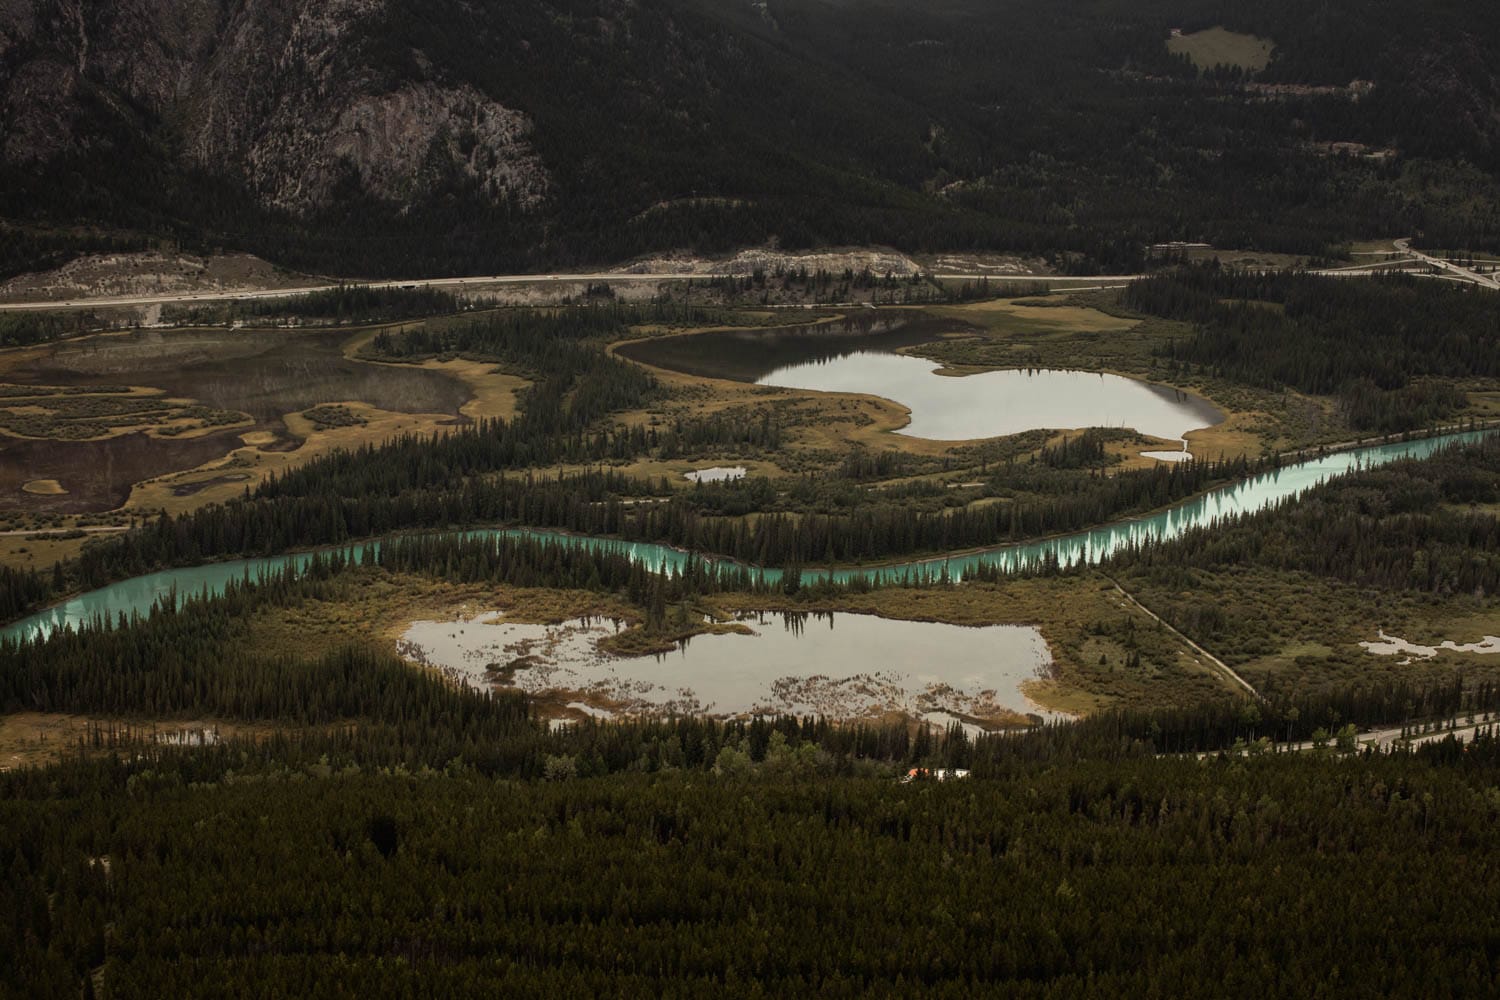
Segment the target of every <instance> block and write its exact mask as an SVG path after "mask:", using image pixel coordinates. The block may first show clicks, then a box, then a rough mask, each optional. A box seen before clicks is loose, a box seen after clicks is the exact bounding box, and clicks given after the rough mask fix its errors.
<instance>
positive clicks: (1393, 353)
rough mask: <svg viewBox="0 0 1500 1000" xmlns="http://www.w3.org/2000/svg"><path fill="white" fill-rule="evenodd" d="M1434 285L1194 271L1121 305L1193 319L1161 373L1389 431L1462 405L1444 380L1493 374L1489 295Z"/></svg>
mask: <svg viewBox="0 0 1500 1000" xmlns="http://www.w3.org/2000/svg"><path fill="white" fill-rule="evenodd" d="M1435 284H1437V283H1435V282H1430V281H1426V282H1424V281H1423V280H1422V279H1419V278H1414V277H1408V276H1388V277H1382V278H1378V279H1374V280H1370V281H1347V280H1338V279H1333V278H1326V277H1317V276H1313V275H1306V274H1296V273H1292V272H1279V273H1269V274H1254V273H1249V272H1245V271H1236V270H1231V269H1227V268H1219V267H1212V266H1203V267H1197V268H1185V269H1181V270H1177V271H1173V272H1171V273H1168V274H1162V275H1158V276H1155V277H1151V278H1146V279H1143V280H1140V281H1137V282H1134V283H1132V284H1131V285H1130V286H1129V288H1128V289H1127V290H1126V293H1125V299H1124V301H1125V303H1126V304H1127V305H1129V306H1130V307H1132V308H1135V309H1139V310H1141V311H1142V312H1145V313H1150V314H1152V315H1156V316H1164V317H1167V318H1169V319H1176V320H1183V321H1186V322H1189V323H1192V324H1193V335H1192V336H1191V337H1190V338H1189V339H1188V340H1187V341H1186V342H1185V343H1177V342H1173V343H1172V344H1171V345H1170V346H1169V347H1168V348H1167V350H1166V351H1165V359H1166V361H1167V362H1168V367H1169V370H1176V369H1177V368H1178V367H1179V366H1183V365H1185V366H1189V367H1192V368H1199V369H1203V370H1206V371H1208V372H1211V373H1213V374H1215V375H1218V376H1221V377H1224V378H1229V379H1232V380H1234V381H1237V382H1243V383H1246V384H1250V385H1258V386H1262V387H1265V388H1269V389H1280V388H1283V387H1288V388H1293V389H1298V390H1301V391H1302V392H1307V393H1313V394H1315V395H1321V396H1330V395H1336V396H1337V397H1338V398H1339V401H1340V404H1341V406H1342V407H1343V409H1344V412H1345V416H1346V419H1347V420H1348V421H1349V424H1350V426H1351V427H1353V428H1355V429H1356V430H1362V431H1373V432H1377V433H1389V432H1392V431H1404V430H1410V429H1412V428H1414V427H1421V426H1425V425H1426V424H1429V423H1431V422H1433V421H1436V420H1442V419H1444V418H1446V417H1449V416H1451V415H1452V414H1454V413H1455V412H1457V411H1458V410H1460V409H1462V408H1463V406H1464V396H1463V393H1462V392H1461V391H1460V390H1459V389H1458V388H1457V387H1456V386H1455V385H1454V384H1453V382H1452V380H1454V379H1460V380H1462V379H1468V378H1489V379H1493V378H1495V377H1497V376H1500V324H1497V323H1496V321H1495V312H1494V303H1493V302H1491V301H1490V300H1489V299H1490V297H1489V296H1488V295H1487V294H1485V290H1483V289H1473V290H1470V289H1467V288H1460V287H1451V286H1440V287H1432V286H1433V285H1435Z"/></svg>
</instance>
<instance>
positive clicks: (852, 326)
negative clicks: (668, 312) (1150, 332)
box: [617, 314, 1224, 441]
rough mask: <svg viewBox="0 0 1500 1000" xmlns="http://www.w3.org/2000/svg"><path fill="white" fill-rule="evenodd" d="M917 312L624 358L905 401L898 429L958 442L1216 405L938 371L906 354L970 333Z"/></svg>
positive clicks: (715, 335)
mask: <svg viewBox="0 0 1500 1000" xmlns="http://www.w3.org/2000/svg"><path fill="white" fill-rule="evenodd" d="M973 332H974V331H973V328H972V327H970V326H968V325H967V324H964V323H959V322H956V321H952V320H939V319H932V318H929V317H926V316H922V315H920V314H918V315H913V316H903V315H872V316H858V315H856V316H851V317H847V318H845V319H843V320H837V321H833V322H825V323H816V324H812V325H809V326H799V327H779V328H774V329H767V330H720V331H712V332H709V333H699V334H692V335H690V336H682V337H658V338H655V339H651V340H639V341H633V342H631V343H627V344H622V345H620V347H619V348H618V349H617V350H618V352H619V353H620V354H621V355H622V356H624V357H627V358H631V359H633V360H636V361H640V362H643V363H645V364H649V365H655V366H656V367H659V368H669V369H671V370H673V371H679V372H685V373H687V374H689V375H699V376H706V377H709V378H724V379H732V380H735V381H741V382H755V383H757V384H759V385H771V386H780V387H782V388H787V389H810V390H814V391H820V392H854V393H863V394H866V395H871V396H880V397H882V398H884V399H889V400H891V401H893V402H896V403H899V404H901V405H902V406H904V407H906V408H907V409H908V410H910V411H911V423H910V424H909V425H908V426H906V427H903V428H902V429H901V430H900V432H899V433H902V434H906V435H908V436H910V437H919V438H927V439H930V440H935V441H966V440H970V439H973V438H987V437H1000V436H1002V435H1005V434H1019V433H1021V432H1023V431H1029V430H1075V429H1078V428H1083V427H1129V428H1133V429H1135V430H1137V431H1140V432H1141V433H1142V434H1149V435H1151V436H1152V437H1161V438H1168V439H1171V440H1176V439H1179V438H1181V437H1182V436H1183V435H1184V434H1186V433H1187V432H1188V431H1191V430H1197V429H1198V428H1200V427H1212V426H1213V425H1214V424H1217V423H1219V422H1221V421H1222V420H1223V419H1224V414H1223V413H1221V412H1220V411H1219V410H1218V409H1217V408H1215V407H1214V406H1213V405H1212V404H1210V403H1209V402H1208V401H1207V400H1204V399H1202V398H1200V397H1198V396H1193V395H1191V394H1189V393H1184V392H1182V391H1180V390H1177V389H1173V388H1170V387H1168V386H1162V385H1154V384H1152V383H1150V382H1140V381H1136V380H1135V379H1128V378H1123V377H1121V376H1119V375H1103V374H1098V373H1093V372H1075V371H1057V370H1046V369H1034V370H1029V371H1027V370H1006V371H994V372H981V373H978V374H974V375H938V374H936V372H937V370H938V368H940V367H941V365H939V364H938V363H937V362H934V361H930V360H927V359H925V358H921V357H915V356H912V355H909V354H903V353H898V352H899V351H902V350H915V352H916V353H917V354H920V353H921V345H923V344H930V343H933V342H934V341H939V340H944V339H947V338H951V337H965V336H970V335H972V334H973Z"/></svg>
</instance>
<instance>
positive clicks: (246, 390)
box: [11, 330, 469, 434]
mask: <svg viewBox="0 0 1500 1000" xmlns="http://www.w3.org/2000/svg"><path fill="white" fill-rule="evenodd" d="M348 337H349V334H348V332H347V331H325V332H316V333H313V332H307V331H299V330H232V331H230V330H183V331H158V330H138V331H134V332H131V333H126V334H106V335H100V336H94V337H84V338H81V339H78V340H70V341H67V342H66V343H63V344H58V345H56V346H55V347H52V348H50V349H48V350H46V351H45V352H43V353H41V354H40V355H39V356H37V357H35V358H34V359H33V360H30V361H28V362H25V363H23V364H21V365H18V366H17V367H16V368H15V369H14V370H13V371H12V372H11V378H12V380H13V381H15V382H18V383H33V384H45V383H52V384H58V385H86V386H91V385H100V384H112V385H118V384H120V383H122V382H128V383H131V384H134V385H149V386H153V387H156V388H161V389H165V390H166V391H167V392H168V393H169V394H171V395H173V396H178V397H183V398H188V399H193V400H196V401H197V402H199V403H202V404H203V405H206V406H212V407H215V408H216V409H223V410H236V411H238V412H241V413H246V414H249V415H250V416H251V417H252V418H254V420H255V421H256V425H257V426H256V427H255V428H253V429H269V430H272V431H274V432H277V433H279V434H285V433H286V426H285V424H284V423H283V421H282V417H283V415H284V414H287V413H300V412H302V411H304V410H307V409H308V408H310V407H314V406H317V405H319V404H320V403H327V402H330V401H338V400H351V399H357V400H361V401H362V402H365V403H369V404H370V405H371V406H374V407H377V408H379V409H382V410H391V411H395V412H401V413H447V414H452V415H453V416H454V417H459V416H461V413H460V410H461V407H462V406H463V405H464V403H465V402H467V401H468V398H469V392H468V390H467V389H466V387H465V386H464V385H463V384H462V383H461V382H459V381H457V380H456V379H453V378H449V377H448V376H446V375H443V374H441V373H439V372H431V371H426V370H424V369H422V368H418V367H415V366H400V367H397V366H392V365H372V364H367V363H364V362H361V361H358V360H353V359H350V358H348V357H346V356H345V355H344V351H343V344H344V341H345V340H347V339H348Z"/></svg>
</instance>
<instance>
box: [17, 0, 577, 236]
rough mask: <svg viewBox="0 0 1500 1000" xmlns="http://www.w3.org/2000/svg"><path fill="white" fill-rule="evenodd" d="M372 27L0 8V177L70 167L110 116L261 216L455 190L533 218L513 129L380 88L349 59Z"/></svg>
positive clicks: (258, 7)
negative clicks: (251, 199)
mask: <svg viewBox="0 0 1500 1000" xmlns="http://www.w3.org/2000/svg"><path fill="white" fill-rule="evenodd" d="M383 12H384V3H383V0H291V2H286V0H282V2H277V0H245V2H241V3H233V2H231V0H35V2H32V0H0V159H3V160H4V161H5V162H7V163H11V164H31V165H36V164H38V163H41V164H45V163H47V162H48V161H51V160H53V159H55V158H57V157H59V156H62V155H64V154H67V153H72V152H82V151H85V150H88V149H89V148H90V146H91V144H92V143H95V142H96V141H98V140H97V139H96V138H95V137H96V136H97V135H98V134H99V133H100V132H101V131H104V130H101V129H99V128H97V127H95V126H96V125H97V119H90V117H89V116H90V115H93V116H98V115H100V114H101V113H103V114H110V113H113V114H116V115H118V116H121V117H123V118H126V119H131V120H132V121H133V120H134V119H136V118H139V119H140V123H139V124H140V127H141V128H143V129H145V130H148V131H149V132H150V134H152V135H153V136H155V137H156V138H157V139H158V140H159V141H162V142H164V143H166V144H167V145H169V147H170V148H171V149H172V150H173V151H174V153H175V155H176V156H177V157H178V158H179V159H180V160H181V161H183V162H185V163H190V164H194V165H196V166H199V167H201V168H203V169H205V170H207V171H209V172H210V173H215V174H219V175H220V176H225V177H228V178H229V179H231V180H235V181H238V182H242V183H244V184H245V185H247V186H248V188H249V190H250V191H251V192H253V193H254V195H255V196H256V197H257V198H258V199H259V200H260V201H261V203H262V204H264V205H265V206H267V207H273V208H280V209H284V210H288V211H292V212H295V213H299V214H306V213H309V212H313V211H316V210H317V209H320V208H323V207H325V206H327V205H328V204H329V203H330V202H331V200H332V198H333V196H334V192H335V191H336V190H337V189H338V188H339V186H340V185H341V184H342V183H343V182H344V181H345V180H347V179H349V178H352V179H353V180H354V181H355V182H356V183H357V184H358V185H359V187H360V188H362V189H363V190H364V191H365V192H367V193H368V194H370V195H372V196H374V197H376V198H380V199H384V200H388V201H391V202H393V203H396V204H398V205H405V204H408V203H410V202H411V201H412V200H413V199H415V198H418V197H420V196H421V195H422V194H423V193H425V192H426V191H428V190H430V189H431V188H432V187H433V186H434V185H435V184H437V183H440V182H443V181H445V180H448V179H452V178H465V179H467V180H468V181H469V182H470V183H471V184H473V185H474V186H476V187H477V188H478V189H479V190H481V191H483V192H484V193H485V194H486V195H488V196H489V197H490V198H492V199H495V200H497V201H499V200H509V201H511V202H513V203H514V204H516V205H517V206H519V207H521V208H523V209H536V208H538V207H539V206H540V205H541V203H542V201H543V199H544V198H545V196H546V194H547V191H548V187H549V177H548V174H547V171H546V169H545V167H544V165H543V164H542V162H541V161H540V159H539V158H538V157H537V155H536V153H535V151H534V150H533V149H532V147H531V145H530V142H529V137H530V135H531V132H532V122H531V120H530V119H529V118H528V117H527V116H526V115H524V114H522V113H521V112H519V111H516V110H513V109H511V108H509V107H506V106H505V105H504V104H502V103H500V102H499V101H497V100H495V99H494V98H493V96H491V95H485V94H483V93H481V92H479V91H478V90H476V89H475V88H474V87H472V86H470V85H468V84H453V83H448V82H445V81H443V80H441V79H426V80H415V81H414V80H410V79H391V78H388V74H384V73H382V72H381V71H380V70H378V69H377V68H376V67H374V66H372V65H371V64H369V63H368V62H367V61H366V60H365V59H364V58H363V54H364V52H363V45H364V43H365V40H366V39H367V38H368V37H369V34H370V33H372V32H373V30H374V29H375V28H376V27H377V25H376V23H375V22H376V20H377V19H378V18H379V17H380V16H381V15H382V14H383ZM366 29H369V30H366ZM414 62H415V65H417V66H419V67H424V69H423V70H422V72H423V73H424V74H426V75H428V76H429V77H430V76H431V75H432V68H431V66H430V63H428V62H426V61H425V59H424V57H423V56H422V54H421V53H415V54H414ZM85 95H86V96H87V98H88V100H85ZM101 109H103V111H101Z"/></svg>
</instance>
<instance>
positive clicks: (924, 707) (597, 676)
mask: <svg viewBox="0 0 1500 1000" xmlns="http://www.w3.org/2000/svg"><path fill="white" fill-rule="evenodd" d="M736 626H737V627H738V628H739V629H740V631H737V632H727V633H721V634H709V635H699V636H695V637H693V638H692V639H690V640H688V641H687V642H684V643H683V644H681V646H680V647H679V648H678V649H677V650H676V651H675V652H672V653H668V654H664V655H661V656H636V657H613V656H608V655H606V654H604V653H601V652H600V651H599V649H598V646H597V643H598V641H599V640H600V639H601V638H603V637H605V636H608V635H610V634H611V633H613V632H614V631H615V628H616V626H615V625H613V624H611V623H609V622H600V621H597V620H583V621H576V622H570V623H567V624H563V625H529V624H522V623H518V622H507V621H504V620H503V619H501V618H500V616H499V615H485V616H480V617H479V618H473V619H463V620H457V621H419V622H413V623H412V625H411V627H410V628H409V629H407V631H406V633H405V634H404V635H403V636H402V638H401V642H400V647H399V648H400V650H401V652H402V654H403V655H405V656H407V657H408V658H410V659H412V660H415V661H417V662H420V663H425V664H428V665H430V666H434V667H437V668H439V669H441V670H443V671H444V672H445V673H447V674H449V675H450V676H452V677H455V678H457V679H460V680H463V681H465V682H467V683H469V684H471V685H474V686H476V687H484V686H488V685H496V684H498V685H507V686H514V687H517V688H520V689H521V690H524V691H526V692H528V693H531V694H551V695H552V696H554V697H556V698H558V699H559V701H560V702H562V703H571V704H570V707H577V708H578V710H580V711H584V712H585V713H586V714H593V715H597V714H600V712H601V711H604V712H609V713H620V714H635V713H653V714H659V713H662V712H677V713H684V714H687V713H691V714H695V715H711V716H716V717H721V718H723V717H739V716H747V715H757V714H762V715H763V714H779V713H789V714H794V715H804V716H806V715H824V716H827V717H829V718H837V719H866V718H879V717H882V716H884V715H886V714H888V713H901V714H904V715H908V716H911V717H915V718H929V719H933V720H942V721H947V720H948V719H953V720H960V721H965V722H970V723H991V724H995V725H1000V724H1004V723H1006V722H1011V723H1014V722H1017V721H1019V720H1018V719H1017V718H1016V716H1017V715H1026V714H1033V715H1037V716H1039V717H1041V718H1045V719H1056V718H1061V717H1062V716H1059V715H1058V714H1057V713H1053V712H1047V711H1044V710H1042V709H1040V708H1039V707H1038V706H1037V705H1035V704H1034V703H1033V702H1031V701H1030V700H1029V699H1028V698H1027V697H1026V696H1025V695H1024V694H1023V693H1022V691H1021V685H1022V684H1023V683H1024V682H1025V681H1027V680H1031V679H1035V678H1040V677H1045V676H1047V675H1048V673H1049V671H1050V668H1051V664H1052V656H1051V653H1050V652H1049V651H1048V649H1047V644H1046V642H1045V640H1043V638H1042V636H1041V633H1040V632H1038V631H1037V630H1036V629H1035V628H1032V627H1030V626H1018V625H990V626H983V627H971V626H963V625H947V624H942V623H936V622H913V621H896V620H893V619H888V618H878V617H875V616H873V615H860V614H823V615H819V614H812V615H809V614H786V615H783V614H757V615H747V616H744V617H742V618H741V619H740V620H739V621H738V622H737V623H736ZM938 650H941V655H937V654H936V651H938Z"/></svg>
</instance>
